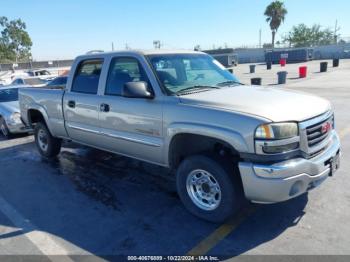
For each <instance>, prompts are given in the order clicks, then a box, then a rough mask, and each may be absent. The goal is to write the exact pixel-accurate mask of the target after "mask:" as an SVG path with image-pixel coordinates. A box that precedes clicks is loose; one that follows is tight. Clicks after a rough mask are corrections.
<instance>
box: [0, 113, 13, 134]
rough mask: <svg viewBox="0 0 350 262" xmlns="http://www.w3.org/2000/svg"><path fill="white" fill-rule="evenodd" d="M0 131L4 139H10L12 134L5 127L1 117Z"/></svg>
mask: <svg viewBox="0 0 350 262" xmlns="http://www.w3.org/2000/svg"><path fill="white" fill-rule="evenodd" d="M0 130H1V133H2V135H3V136H4V137H6V138H7V139H9V138H11V137H12V134H11V132H10V130H9V129H8V127H7V124H6V121H5V119H3V118H2V117H1V118H0Z"/></svg>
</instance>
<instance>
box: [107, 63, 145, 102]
mask: <svg viewBox="0 0 350 262" xmlns="http://www.w3.org/2000/svg"><path fill="white" fill-rule="evenodd" d="M134 81H135V82H136V81H145V82H147V83H148V84H149V81H148V78H147V76H146V73H145V72H144V70H143V68H142V66H141V65H140V63H139V62H138V61H137V59H135V58H129V57H119V58H118V57H116V58H113V59H112V61H111V65H110V67H109V72H108V78H107V83H106V90H105V94H106V95H121V91H122V88H123V86H124V84H125V83H127V82H134Z"/></svg>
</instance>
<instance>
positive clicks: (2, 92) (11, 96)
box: [0, 87, 31, 138]
mask: <svg viewBox="0 0 350 262" xmlns="http://www.w3.org/2000/svg"><path fill="white" fill-rule="evenodd" d="M0 130H1V133H2V134H3V135H4V136H5V137H6V138H10V137H11V136H12V135H13V134H18V133H27V132H29V131H31V129H30V128H28V127H25V126H24V124H23V122H22V119H21V114H20V109H19V104H18V87H6V88H2V89H0Z"/></svg>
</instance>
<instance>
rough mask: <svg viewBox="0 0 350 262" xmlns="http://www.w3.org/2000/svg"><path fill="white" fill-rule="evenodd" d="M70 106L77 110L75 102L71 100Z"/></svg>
mask: <svg viewBox="0 0 350 262" xmlns="http://www.w3.org/2000/svg"><path fill="white" fill-rule="evenodd" d="M68 106H69V107H71V108H75V101H73V100H69V101H68Z"/></svg>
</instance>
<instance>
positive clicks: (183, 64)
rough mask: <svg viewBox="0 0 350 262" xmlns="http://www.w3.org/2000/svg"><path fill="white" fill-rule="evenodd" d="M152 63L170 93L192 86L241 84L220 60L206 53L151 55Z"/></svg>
mask: <svg viewBox="0 0 350 262" xmlns="http://www.w3.org/2000/svg"><path fill="white" fill-rule="evenodd" d="M149 59H150V61H151V64H152V66H153V68H154V70H155V72H156V74H157V76H158V78H159V80H160V81H161V83H162V84H163V86H164V88H165V89H166V90H167V91H168V93H170V94H180V93H181V92H182V91H184V90H188V89H191V88H196V89H201V88H202V89H209V88H211V87H216V88H219V87H221V86H223V84H224V85H225V84H226V86H229V85H233V84H239V81H238V79H237V78H236V77H235V76H234V75H232V74H231V73H230V72H229V71H227V70H226V69H225V67H224V66H222V65H221V64H220V63H219V62H218V61H216V60H215V59H213V58H212V57H210V56H208V55H205V54H170V55H151V56H149Z"/></svg>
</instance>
